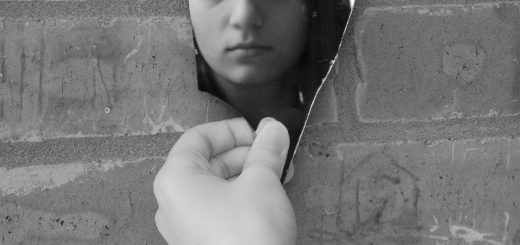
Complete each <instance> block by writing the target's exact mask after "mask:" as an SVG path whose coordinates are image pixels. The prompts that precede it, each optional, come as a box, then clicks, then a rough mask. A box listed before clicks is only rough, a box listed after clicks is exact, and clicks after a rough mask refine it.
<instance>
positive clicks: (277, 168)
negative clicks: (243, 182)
mask: <svg viewBox="0 0 520 245" xmlns="http://www.w3.org/2000/svg"><path fill="white" fill-rule="evenodd" d="M288 149H289V133H288V131H287V129H286V128H285V126H284V125H283V124H282V123H280V122H278V121H274V120H273V121H269V122H267V123H266V124H265V126H263V127H262V128H261V130H260V132H258V135H257V137H256V139H255V140H254V142H253V145H252V146H251V148H250V150H249V154H248V156H247V159H246V162H245V164H244V171H246V170H248V169H252V168H256V167H258V168H263V169H267V170H269V171H272V172H273V173H274V174H275V175H276V176H278V178H280V176H281V175H282V170H283V166H284V163H285V158H286V157H287V151H288Z"/></svg>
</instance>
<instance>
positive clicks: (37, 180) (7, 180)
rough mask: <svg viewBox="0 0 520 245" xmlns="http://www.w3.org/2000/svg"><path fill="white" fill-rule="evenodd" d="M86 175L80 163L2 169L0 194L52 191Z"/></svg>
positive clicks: (0, 172) (21, 194)
mask: <svg viewBox="0 0 520 245" xmlns="http://www.w3.org/2000/svg"><path fill="white" fill-rule="evenodd" d="M84 174H85V166H84V165H83V164H80V163H72V164H57V165H41V166H29V167H20V168H14V169H10V170H7V169H6V168H0V194H1V196H6V195H10V194H15V195H18V196H24V195H27V194H29V193H30V192H31V191H33V190H35V189H41V190H46V189H52V188H55V187H58V186H60V185H63V184H65V183H67V182H69V181H73V180H74V179H75V178H77V177H79V176H81V175H84Z"/></svg>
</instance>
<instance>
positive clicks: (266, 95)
mask: <svg viewBox="0 0 520 245" xmlns="http://www.w3.org/2000/svg"><path fill="white" fill-rule="evenodd" d="M291 80H292V79H285V78H284V79H278V80H274V81H270V82H269V83H266V84H237V83H234V82H231V81H229V80H227V79H224V78H222V77H218V76H215V82H216V84H217V87H218V88H219V90H220V91H221V93H222V96H223V97H224V98H223V99H224V100H226V101H227V102H228V103H229V104H231V105H232V106H234V107H235V108H236V109H237V110H238V111H240V112H241V113H242V114H243V115H244V116H245V117H246V118H248V120H249V121H250V123H251V124H252V126H253V127H256V125H257V124H258V122H259V121H260V120H261V119H262V118H264V117H275V118H276V117H278V116H279V115H278V114H280V113H281V112H282V111H283V109H284V108H289V107H292V106H293V102H294V100H295V99H296V98H295V97H294V86H295V84H294V81H291Z"/></svg>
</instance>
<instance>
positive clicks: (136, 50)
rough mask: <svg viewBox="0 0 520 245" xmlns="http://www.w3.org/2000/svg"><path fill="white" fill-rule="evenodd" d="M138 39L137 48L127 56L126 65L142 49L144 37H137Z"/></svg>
mask: <svg viewBox="0 0 520 245" xmlns="http://www.w3.org/2000/svg"><path fill="white" fill-rule="evenodd" d="M136 38H137V45H136V46H135V48H134V49H132V51H130V53H128V54H127V55H126V57H125V63H126V62H127V61H128V59H130V57H132V56H133V55H134V54H136V53H137V52H139V49H141V44H143V37H142V36H136Z"/></svg>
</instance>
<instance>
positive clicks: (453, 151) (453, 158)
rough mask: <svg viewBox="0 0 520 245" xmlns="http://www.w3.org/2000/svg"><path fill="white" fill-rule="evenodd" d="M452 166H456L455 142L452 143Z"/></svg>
mask: <svg viewBox="0 0 520 245" xmlns="http://www.w3.org/2000/svg"><path fill="white" fill-rule="evenodd" d="M451 165H455V142H451Z"/></svg>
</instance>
